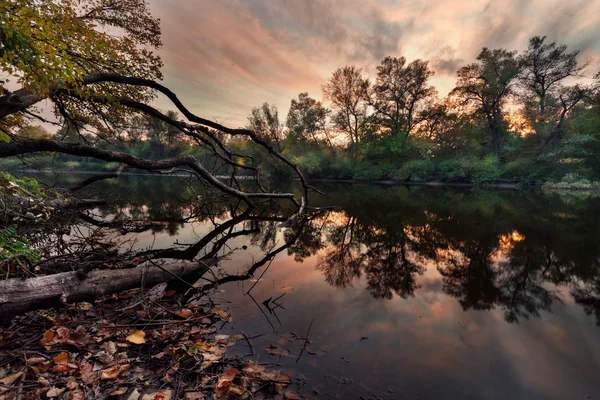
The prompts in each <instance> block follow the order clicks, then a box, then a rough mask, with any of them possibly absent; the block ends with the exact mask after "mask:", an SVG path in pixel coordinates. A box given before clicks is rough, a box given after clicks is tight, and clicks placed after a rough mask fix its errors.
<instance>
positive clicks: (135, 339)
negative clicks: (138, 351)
mask: <svg viewBox="0 0 600 400" xmlns="http://www.w3.org/2000/svg"><path fill="white" fill-rule="evenodd" d="M145 337H146V332H144V331H137V332H134V333H132V334H131V335H129V336H127V337H126V338H125V340H127V341H128V342H131V343H135V344H144V343H146V339H145Z"/></svg>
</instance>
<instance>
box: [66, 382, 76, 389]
mask: <svg viewBox="0 0 600 400" xmlns="http://www.w3.org/2000/svg"><path fill="white" fill-rule="evenodd" d="M77 386H78V385H77V382H75V381H69V382H67V389H69V390H75V389H77Z"/></svg>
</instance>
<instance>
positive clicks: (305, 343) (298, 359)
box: [296, 317, 315, 362]
mask: <svg viewBox="0 0 600 400" xmlns="http://www.w3.org/2000/svg"><path fill="white" fill-rule="evenodd" d="M313 322H315V317H313V319H312V320H311V321H310V325H309V326H308V331H307V332H306V338H304V346H302V350H301V351H300V354H299V355H298V358H297V359H296V362H298V361H300V357H302V353H304V350H306V345H307V344H308V335H310V328H312V324H313Z"/></svg>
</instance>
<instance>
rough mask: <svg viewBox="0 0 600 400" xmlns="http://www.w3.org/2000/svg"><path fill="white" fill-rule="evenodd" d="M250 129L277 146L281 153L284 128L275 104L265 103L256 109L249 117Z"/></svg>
mask: <svg viewBox="0 0 600 400" xmlns="http://www.w3.org/2000/svg"><path fill="white" fill-rule="evenodd" d="M248 128H249V129H251V130H253V131H254V132H255V133H256V134H257V135H258V136H260V137H261V138H263V139H264V140H266V141H268V142H269V143H271V144H272V145H273V146H275V147H276V148H277V150H278V151H279V152H281V151H282V150H283V148H282V144H281V142H282V141H283V139H284V134H283V127H282V126H281V124H280V122H279V111H278V110H277V106H276V105H275V104H269V103H264V104H263V105H262V106H261V107H254V108H253V109H252V114H251V115H250V116H249V117H248Z"/></svg>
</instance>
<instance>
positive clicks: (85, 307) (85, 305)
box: [77, 301, 93, 311]
mask: <svg viewBox="0 0 600 400" xmlns="http://www.w3.org/2000/svg"><path fill="white" fill-rule="evenodd" d="M92 307H93V305H92V303H88V302H86V301H83V302H81V303H79V304H78V305H77V308H79V309H80V310H83V311H87V310H91V309H92Z"/></svg>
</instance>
